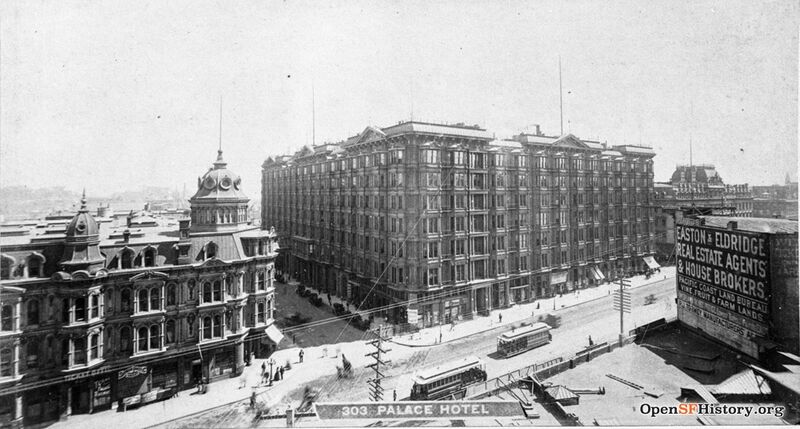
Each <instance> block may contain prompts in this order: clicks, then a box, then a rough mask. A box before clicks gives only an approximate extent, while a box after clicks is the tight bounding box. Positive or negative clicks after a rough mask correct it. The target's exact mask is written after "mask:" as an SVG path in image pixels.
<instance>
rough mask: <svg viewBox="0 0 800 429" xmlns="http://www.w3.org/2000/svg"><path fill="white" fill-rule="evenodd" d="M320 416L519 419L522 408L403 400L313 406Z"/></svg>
mask: <svg viewBox="0 0 800 429" xmlns="http://www.w3.org/2000/svg"><path fill="white" fill-rule="evenodd" d="M314 407H315V409H316V413H317V417H318V418H320V419H322V420H330V419H387V418H404V419H414V418H429V419H430V418H434V419H435V418H455V417H459V418H464V417H498V416H518V415H521V414H522V408H521V407H520V405H519V402H517V401H402V402H377V403H376V402H366V403H364V402H362V403H327V404H325V403H319V404H315V405H314Z"/></svg>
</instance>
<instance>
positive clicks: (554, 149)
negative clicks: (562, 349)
mask: <svg viewBox="0 0 800 429" xmlns="http://www.w3.org/2000/svg"><path fill="white" fill-rule="evenodd" d="M653 156H654V152H653V151H652V149H650V148H646V147H639V146H613V147H609V146H607V145H606V144H602V143H599V142H593V141H587V140H582V139H579V138H577V137H575V136H573V135H565V136H561V137H552V136H545V135H542V134H541V133H540V132H539V130H538V127H537V130H536V132H534V133H532V134H524V133H523V134H520V135H517V136H515V137H514V138H513V139H511V140H496V139H494V138H493V137H492V134H491V133H490V132H487V131H486V130H484V129H481V128H479V127H477V126H464V125H455V126H454V125H442V124H430V123H422V122H401V123H398V124H397V125H394V126H390V127H387V128H382V129H380V128H376V127H367V128H366V129H365V130H364V131H363V132H361V133H360V134H358V135H356V136H354V137H351V138H349V139H347V140H345V141H342V142H340V143H337V144H325V145H320V146H315V147H313V148H312V147H305V148H303V149H302V150H301V151H299V152H298V153H296V154H294V155H293V156H279V157H276V158H269V159H267V160H266V161H265V162H264V164H263V170H262V171H263V179H262V192H263V195H262V223H263V224H265V225H275V227H276V228H277V231H278V234H279V235H280V238H281V243H282V248H281V255H280V256H279V257H278V261H277V264H278V269H279V270H282V271H283V272H284V273H285V274H288V275H291V276H294V277H296V278H298V279H299V280H300V281H301V282H302V283H306V284H309V285H312V286H314V287H316V288H319V289H322V290H327V291H329V292H330V293H332V294H336V295H338V296H341V297H344V298H346V299H348V300H350V301H351V302H355V303H362V302H364V305H365V307H376V306H388V307H386V311H385V312H384V315H385V316H386V317H387V318H388V319H389V320H390V321H392V322H394V323H410V324H414V325H418V326H431V325H435V324H440V323H447V322H450V321H453V320H456V319H462V318H471V317H474V315H476V314H478V315H480V314H487V313H488V311H489V310H491V309H494V308H504V307H508V306H510V305H512V304H513V303H517V302H527V301H530V300H532V299H535V298H540V297H547V296H553V295H557V294H559V293H564V292H567V291H571V290H573V289H580V288H585V287H590V286H592V285H595V284H599V283H600V282H603V281H604V280H607V279H611V278H614V277H615V276H618V275H620V274H629V273H631V272H643V271H646V270H647V269H648V268H651V269H653V268H655V267H656V265H655V261H653V259H652V256H651V255H652V253H653V250H654V217H653V207H652V200H651V198H652V193H653V169H652V165H653V164H652V158H653Z"/></svg>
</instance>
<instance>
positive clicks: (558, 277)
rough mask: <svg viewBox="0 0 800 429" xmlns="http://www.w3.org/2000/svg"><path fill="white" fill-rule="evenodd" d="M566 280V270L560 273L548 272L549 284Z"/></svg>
mask: <svg viewBox="0 0 800 429" xmlns="http://www.w3.org/2000/svg"><path fill="white" fill-rule="evenodd" d="M566 282H567V272H566V271H564V272H561V273H553V274H550V284H551V285H557V284H561V283H566Z"/></svg>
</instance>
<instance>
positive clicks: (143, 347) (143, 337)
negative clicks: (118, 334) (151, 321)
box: [139, 328, 148, 352]
mask: <svg viewBox="0 0 800 429" xmlns="http://www.w3.org/2000/svg"><path fill="white" fill-rule="evenodd" d="M147 333H148V331H147V328H139V351H140V352H144V351H147V338H148V335H147Z"/></svg>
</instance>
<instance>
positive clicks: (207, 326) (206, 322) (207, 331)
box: [202, 317, 211, 340]
mask: <svg viewBox="0 0 800 429" xmlns="http://www.w3.org/2000/svg"><path fill="white" fill-rule="evenodd" d="M209 338H211V318H210V317H204V318H203V338H202V339H204V340H207V339H209Z"/></svg>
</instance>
